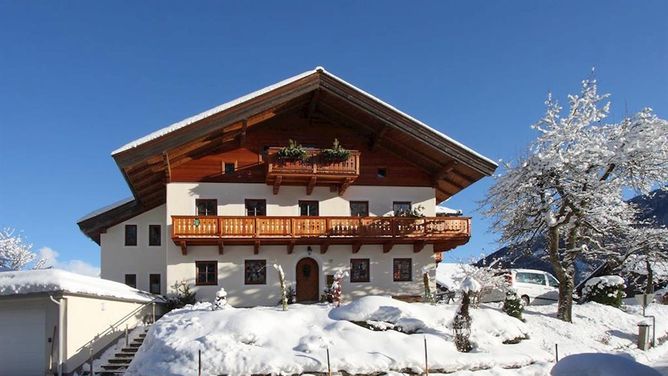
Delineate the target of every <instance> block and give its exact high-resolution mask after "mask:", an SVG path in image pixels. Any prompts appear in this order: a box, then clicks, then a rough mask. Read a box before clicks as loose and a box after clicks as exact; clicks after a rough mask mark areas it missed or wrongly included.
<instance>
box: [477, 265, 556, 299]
mask: <svg viewBox="0 0 668 376" xmlns="http://www.w3.org/2000/svg"><path fill="white" fill-rule="evenodd" d="M499 274H500V275H503V276H504V277H505V278H506V282H507V284H508V287H510V288H512V289H514V290H515V291H516V292H517V296H519V297H520V298H521V299H522V302H523V303H524V305H525V306H526V305H529V304H549V303H553V302H556V301H558V300H559V281H557V279H556V278H554V276H553V275H552V274H550V273H548V272H544V271H542V270H534V269H510V270H506V271H502V272H500V273H499ZM505 296H506V294H505V291H502V290H500V289H494V290H491V291H488V292H484V293H483V296H482V297H481V301H482V302H497V301H502V300H503V299H504V298H505Z"/></svg>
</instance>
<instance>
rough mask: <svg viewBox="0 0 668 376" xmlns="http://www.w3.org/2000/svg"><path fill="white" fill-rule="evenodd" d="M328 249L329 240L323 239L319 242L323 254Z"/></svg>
mask: <svg viewBox="0 0 668 376" xmlns="http://www.w3.org/2000/svg"><path fill="white" fill-rule="evenodd" d="M328 249H329V242H328V241H324V242H322V244H320V253H323V254H324V253H326V252H327V250H328Z"/></svg>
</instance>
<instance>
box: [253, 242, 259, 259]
mask: <svg viewBox="0 0 668 376" xmlns="http://www.w3.org/2000/svg"><path fill="white" fill-rule="evenodd" d="M258 253H260V241H259V240H256V241H255V242H254V243H253V254H256V255H257V254H258Z"/></svg>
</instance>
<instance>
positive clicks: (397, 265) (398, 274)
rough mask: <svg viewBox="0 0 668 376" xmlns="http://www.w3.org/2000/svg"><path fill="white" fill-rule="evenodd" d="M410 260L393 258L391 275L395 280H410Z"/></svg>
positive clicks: (411, 278)
mask: <svg viewBox="0 0 668 376" xmlns="http://www.w3.org/2000/svg"><path fill="white" fill-rule="evenodd" d="M412 264H413V263H412V262H411V259H409V258H396V259H394V270H393V271H392V275H393V276H394V281H395V282H405V281H412V280H413V276H412V274H413V273H412Z"/></svg>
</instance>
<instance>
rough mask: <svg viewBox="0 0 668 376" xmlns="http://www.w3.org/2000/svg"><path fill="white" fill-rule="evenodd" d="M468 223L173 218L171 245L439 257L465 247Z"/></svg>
mask: <svg viewBox="0 0 668 376" xmlns="http://www.w3.org/2000/svg"><path fill="white" fill-rule="evenodd" d="M470 234H471V219H470V218H467V217H421V218H409V217H227V216H226V217H220V216H218V217H215V216H206V217H205V216H199V217H198V216H172V240H173V241H174V243H176V244H178V245H180V246H181V251H182V252H183V253H184V254H185V253H186V252H187V246H188V245H189V244H192V245H218V249H219V252H220V253H221V254H222V252H223V246H224V245H225V244H247V245H254V246H255V253H257V252H258V250H259V246H260V245H261V244H268V245H281V244H282V245H287V246H288V253H292V249H293V247H294V245H295V244H309V245H311V244H313V245H320V252H321V253H325V252H326V251H327V248H328V247H329V245H330V244H351V245H352V246H353V253H357V252H358V251H359V249H360V247H361V246H362V245H364V244H382V245H383V252H389V251H390V250H391V249H392V247H393V246H394V245H395V244H413V250H414V251H415V252H419V251H421V250H422V248H423V247H424V245H425V244H434V251H435V252H441V251H445V250H449V249H452V248H454V247H456V246H458V245H462V244H465V243H466V242H468V240H469V238H470Z"/></svg>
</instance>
